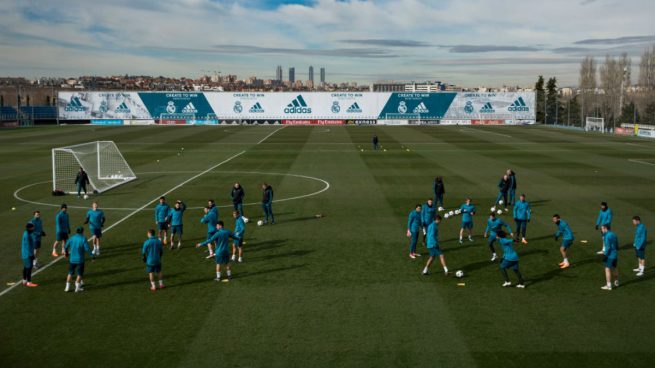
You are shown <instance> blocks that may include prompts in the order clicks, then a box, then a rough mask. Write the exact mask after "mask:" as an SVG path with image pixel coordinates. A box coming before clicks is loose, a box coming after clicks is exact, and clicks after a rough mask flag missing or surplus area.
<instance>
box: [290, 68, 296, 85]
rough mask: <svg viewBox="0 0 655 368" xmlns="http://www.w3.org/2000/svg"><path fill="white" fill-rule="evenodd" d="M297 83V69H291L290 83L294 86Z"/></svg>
mask: <svg viewBox="0 0 655 368" xmlns="http://www.w3.org/2000/svg"><path fill="white" fill-rule="evenodd" d="M295 81H296V68H294V67H291V68H289V82H291V84H293V83H294V82H295Z"/></svg>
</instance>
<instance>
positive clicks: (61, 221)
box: [52, 203, 71, 257]
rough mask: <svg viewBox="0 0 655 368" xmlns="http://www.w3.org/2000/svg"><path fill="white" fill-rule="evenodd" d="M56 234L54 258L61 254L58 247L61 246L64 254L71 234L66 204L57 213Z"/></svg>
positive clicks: (53, 248) (53, 246)
mask: <svg viewBox="0 0 655 368" xmlns="http://www.w3.org/2000/svg"><path fill="white" fill-rule="evenodd" d="M55 233H56V234H55V243H54V244H53V245H52V256H53V257H59V254H57V245H59V244H61V254H64V252H65V251H64V247H65V246H66V240H68V235H69V234H70V233H71V225H70V219H69V217H68V206H66V203H64V204H62V205H61V209H60V210H59V212H57V216H55Z"/></svg>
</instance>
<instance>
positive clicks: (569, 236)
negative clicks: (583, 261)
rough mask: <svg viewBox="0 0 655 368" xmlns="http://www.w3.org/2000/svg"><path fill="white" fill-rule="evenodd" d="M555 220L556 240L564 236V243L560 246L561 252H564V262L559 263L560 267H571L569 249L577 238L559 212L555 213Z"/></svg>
mask: <svg viewBox="0 0 655 368" xmlns="http://www.w3.org/2000/svg"><path fill="white" fill-rule="evenodd" d="M553 222H554V223H555V226H557V232H556V233H555V241H559V238H560V237H562V245H560V247H559V252H560V254H562V262H560V263H559V268H561V269H565V268H569V266H570V265H571V264H570V263H569V257H568V250H569V248H570V247H571V245H573V241H574V240H575V237H574V236H573V231H571V227H569V224H568V223H567V222H566V221H564V220H562V219H561V218H560V217H559V215H558V214H554V215H553Z"/></svg>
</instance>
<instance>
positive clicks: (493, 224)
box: [484, 213, 513, 262]
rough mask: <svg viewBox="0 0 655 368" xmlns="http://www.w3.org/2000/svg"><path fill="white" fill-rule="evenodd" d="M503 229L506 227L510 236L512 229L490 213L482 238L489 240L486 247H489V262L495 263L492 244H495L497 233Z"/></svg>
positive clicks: (494, 252) (494, 251)
mask: <svg viewBox="0 0 655 368" xmlns="http://www.w3.org/2000/svg"><path fill="white" fill-rule="evenodd" d="M503 227H506V228H507V230H509V235H513V234H512V228H511V227H509V225H507V223H505V221H503V220H502V219H499V218H497V217H496V214H494V213H491V214H490V215H489V220H487V228H486V229H485V230H484V237H485V238H487V237H488V238H489V240H488V241H487V245H489V250H490V251H491V262H493V261H495V260H496V258H498V257H497V256H496V250H495V249H494V243H495V242H496V238H497V234H498V232H499V231H501V230H503ZM504 233H505V232H503V234H504Z"/></svg>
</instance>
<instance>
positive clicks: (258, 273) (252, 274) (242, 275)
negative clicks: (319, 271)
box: [235, 264, 307, 280]
mask: <svg viewBox="0 0 655 368" xmlns="http://www.w3.org/2000/svg"><path fill="white" fill-rule="evenodd" d="M306 266H307V264H299V265H293V266H287V267H277V268H271V269H268V270H261V271H250V272H248V271H246V272H244V273H238V274H237V271H236V270H235V279H236V280H238V279H243V278H248V277H256V276H261V275H267V274H270V273H277V272H284V271H290V270H295V269H298V268H303V267H306Z"/></svg>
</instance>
